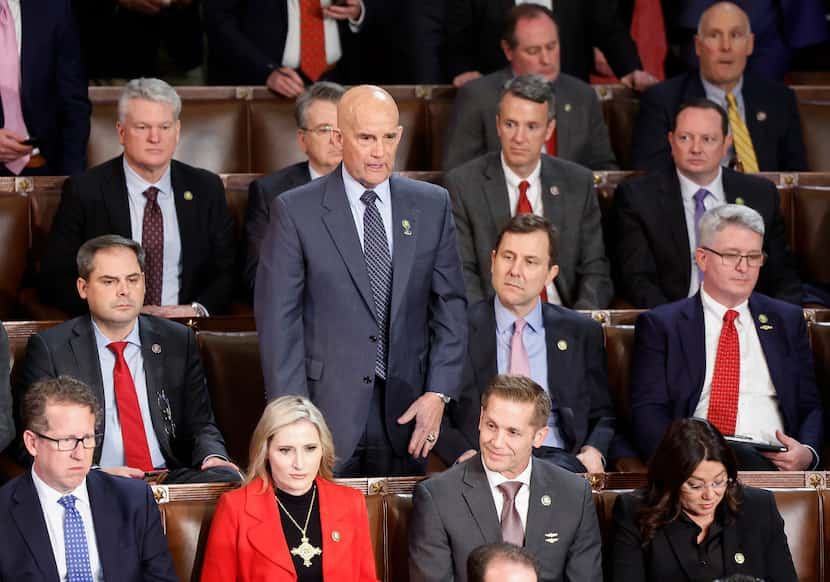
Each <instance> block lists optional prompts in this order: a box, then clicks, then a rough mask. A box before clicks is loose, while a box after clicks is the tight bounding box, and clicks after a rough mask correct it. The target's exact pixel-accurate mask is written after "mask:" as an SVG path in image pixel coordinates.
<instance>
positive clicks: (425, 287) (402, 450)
mask: <svg viewBox="0 0 830 582" xmlns="http://www.w3.org/2000/svg"><path fill="white" fill-rule="evenodd" d="M389 183H390V189H391V198H392V233H393V235H392V236H393V251H392V269H393V276H392V298H391V306H390V316H389V331H388V338H389V340H388V341H389V353H388V362H387V380H386V398H385V421H386V427H387V430H388V432H389V437H390V440H391V441H392V445H393V447H394V449H395V451H396V453H397V454H399V455H401V456H403V455H406V454H407V453H406V448H407V445H408V443H409V438H410V435H411V433H412V424H411V423H410V424H408V425H404V426H401V425H398V423H397V422H396V419H397V418H398V417H399V416H400V415H401V414H402V413H403V412H404V411H405V410H406V409H407V408H408V407H409V405H410V404H411V403H412V402H413V401H414V400H416V399H417V398H418V397H419V396H421V394H423V393H424V392H425V391H427V390H432V391H437V392H443V393H445V394H447V395H449V396H452V397H457V396H458V393H459V391H460V388H461V377H462V374H463V366H464V351H465V349H466V346H467V318H466V301H465V299H464V281H463V278H462V274H461V263H460V261H459V259H458V248H457V243H456V240H455V227H454V226H453V220H452V213H451V209H450V201H449V197H448V196H447V192H446V190H444V189H443V188H440V187H438V186H435V185H434V184H427V183H426V182H418V181H415V180H410V179H408V178H403V177H400V176H394V175H393V176H392V177H391V178H390V180H389ZM254 313H255V315H256V324H257V330H258V332H259V346H260V353H261V354H262V371H263V376H264V379H265V387H266V391H267V396H268V398H276V397H278V396H283V395H285V394H302V395H304V396H308V397H310V398H311V399H312V400H313V401H314V403H315V404H316V405H317V406H319V407H320V409H321V410H322V411H323V414H324V415H325V417H326V420H327V421H328V424H329V427H330V428H331V431H332V433H333V435H334V443H335V448H336V450H337V454H338V457H339V458H340V459H341V460H348V459H349V458H350V457H351V455H352V452H353V451H354V448H355V446H356V445H357V442H358V440H359V439H360V436H361V435H362V433H363V429H364V427H365V426H366V420H367V418H368V414H369V405H370V403H371V399H372V391H373V385H374V368H375V354H376V351H377V335H378V325H377V321H376V317H375V304H374V301H373V299H372V289H371V286H370V283H369V274H368V270H367V268H366V260H365V258H364V256H363V249H362V248H361V245H360V239H359V238H358V233H357V229H356V228H355V223H354V219H353V218H352V213H351V210H350V208H349V202H348V199H347V198H346V191H345V187H344V185H343V172H342V165H341V166H338V167H337V169H335V170H334V171H333V172H332V173H331V174H329V175H328V176H324V177H322V178H320V179H318V180H314V181H313V182H310V183H308V184H306V185H304V186H300V187H299V188H295V189H294V190H291V191H290V192H286V193H285V194H283V195H281V196H278V197H277V198H276V199H275V200H274V202H273V203H272V205H271V222H270V224H269V227H268V231H267V233H266V235H265V241H264V243H263V247H262V253H261V255H260V261H259V268H258V270H257V280H256V288H255V292H254Z"/></svg>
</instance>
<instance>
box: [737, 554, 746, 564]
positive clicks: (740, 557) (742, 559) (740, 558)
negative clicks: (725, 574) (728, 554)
mask: <svg viewBox="0 0 830 582" xmlns="http://www.w3.org/2000/svg"><path fill="white" fill-rule="evenodd" d="M744 562H746V557H744V555H743V554H742V553H741V552H735V563H736V564H743V563H744Z"/></svg>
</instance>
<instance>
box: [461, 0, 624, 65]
mask: <svg viewBox="0 0 830 582" xmlns="http://www.w3.org/2000/svg"><path fill="white" fill-rule="evenodd" d="M515 5H516V3H515V1H514V0H448V1H447V32H448V38H449V45H448V53H449V54H448V58H449V73H450V78H452V77H454V76H456V75H458V74H459V73H463V72H465V71H476V70H477V71H479V72H480V73H482V74H487V73H491V72H493V71H495V70H497V69H500V68H501V67H503V66H505V65H506V64H507V59H506V58H505V56H504V53H503V52H502V50H501V46H500V42H499V40H500V39H501V36H502V33H503V32H504V28H505V25H506V23H507V15H508V13H509V12H510V10H511V9H512V8H513V6H515ZM553 13H554V15H555V16H556V19H557V20H558V21H559V42H560V45H561V47H562V49H561V53H562V56H561V61H562V71H563V72H565V73H568V74H569V75H573V76H574V77H577V78H579V79H582V80H583V81H588V77H589V75H590V74H591V70H592V69H593V67H594V53H593V48H592V47H594V46H598V47H599V48H600V49H601V50H602V51H603V52H604V53H605V56H606V58H607V59H608V63H609V64H610V65H611V68H612V69H613V70H614V73H615V74H616V75H617V76H618V77H622V76H624V75H627V74H628V73H630V72H631V71H633V70H635V69H639V68H640V58H639V57H638V56H637V47H636V46H635V45H634V42H633V41H632V40H631V37H630V36H629V34H628V30H626V29H625V27H624V26H623V23H622V20H621V18H620V16H619V11H618V7H617V0H585V1H583V2H571V1H569V0H554V2H553Z"/></svg>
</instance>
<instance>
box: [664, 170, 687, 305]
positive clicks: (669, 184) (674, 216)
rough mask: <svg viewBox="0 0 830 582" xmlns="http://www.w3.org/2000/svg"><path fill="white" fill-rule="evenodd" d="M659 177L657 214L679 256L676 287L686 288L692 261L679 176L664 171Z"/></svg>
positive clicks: (676, 254)
mask: <svg viewBox="0 0 830 582" xmlns="http://www.w3.org/2000/svg"><path fill="white" fill-rule="evenodd" d="M661 178H662V179H661V181H660V182H661V183H660V193H659V196H658V197H657V200H658V204H659V205H660V207H661V211H660V214H659V216H660V218H661V221H664V222H663V224H664V225H665V227H666V229H667V230H668V234H669V237H668V238H669V240H670V241H671V244H672V246H673V247H674V255H675V256H676V257H680V260H679V261H677V264H678V265H679V266H680V267H681V268H680V269H679V270H678V272H677V274H678V275H680V276H682V279H680V281H679V283H680V285H678V287H681V286H682V288H683V289H688V288H689V283H690V282H691V273H690V270H689V265H690V264H691V261H692V249H690V248H689V233H688V230H687V226H686V209H685V208H684V207H683V194H682V193H681V191H680V178H678V177H677V174H676V173H671V172H669V171H666V173H665V174H663V175H662V177H661ZM687 292H688V291H687ZM685 294H686V293H684V295H685Z"/></svg>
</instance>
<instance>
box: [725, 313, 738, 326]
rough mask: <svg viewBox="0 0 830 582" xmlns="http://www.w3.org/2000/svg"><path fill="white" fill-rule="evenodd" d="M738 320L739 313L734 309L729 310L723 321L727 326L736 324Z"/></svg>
mask: <svg viewBox="0 0 830 582" xmlns="http://www.w3.org/2000/svg"><path fill="white" fill-rule="evenodd" d="M736 319H738V312H737V311H735V310H734V309H727V310H726V313H724V314H723V321H724V323H726V324H727V325H729V324H730V323H732V322H734V321H735V320H736Z"/></svg>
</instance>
